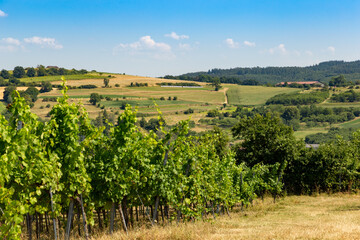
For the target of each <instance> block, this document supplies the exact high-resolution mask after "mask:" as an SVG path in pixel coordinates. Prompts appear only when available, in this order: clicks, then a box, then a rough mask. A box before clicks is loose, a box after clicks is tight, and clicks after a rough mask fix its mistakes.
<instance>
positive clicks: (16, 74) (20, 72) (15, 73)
mask: <svg viewBox="0 0 360 240" xmlns="http://www.w3.org/2000/svg"><path fill="white" fill-rule="evenodd" d="M13 76H14V77H16V78H22V77H23V76H25V69H24V68H23V67H21V66H16V67H15V68H14V71H13Z"/></svg>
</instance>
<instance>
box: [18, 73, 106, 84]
mask: <svg viewBox="0 0 360 240" xmlns="http://www.w3.org/2000/svg"><path fill="white" fill-rule="evenodd" d="M65 76H66V79H69V80H82V79H104V77H106V76H105V75H99V74H74V75H65ZM20 81H22V82H53V81H61V76H43V77H26V78H20Z"/></svg>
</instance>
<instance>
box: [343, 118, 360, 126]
mask: <svg viewBox="0 0 360 240" xmlns="http://www.w3.org/2000/svg"><path fill="white" fill-rule="evenodd" d="M338 126H339V127H342V128H360V118H357V119H355V120H352V121H349V122H345V123H341V124H339V125H338Z"/></svg>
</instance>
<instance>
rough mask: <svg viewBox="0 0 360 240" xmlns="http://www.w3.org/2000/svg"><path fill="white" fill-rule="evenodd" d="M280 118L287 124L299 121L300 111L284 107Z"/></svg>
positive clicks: (291, 107)
mask: <svg viewBox="0 0 360 240" xmlns="http://www.w3.org/2000/svg"><path fill="white" fill-rule="evenodd" d="M281 117H282V118H283V119H284V120H285V121H286V122H289V121H291V120H293V119H299V118H300V111H299V109H298V108H297V107H294V106H290V107H286V108H285V111H284V113H283V114H282V115H281Z"/></svg>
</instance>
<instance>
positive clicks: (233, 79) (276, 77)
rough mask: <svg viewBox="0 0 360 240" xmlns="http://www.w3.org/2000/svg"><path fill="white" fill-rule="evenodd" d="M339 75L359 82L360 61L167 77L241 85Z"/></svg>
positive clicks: (315, 79) (195, 73) (306, 79)
mask: <svg viewBox="0 0 360 240" xmlns="http://www.w3.org/2000/svg"><path fill="white" fill-rule="evenodd" d="M340 74H342V75H344V76H345V78H346V79H347V80H349V81H356V80H360V60H358V61H353V62H345V61H329V62H322V63H319V64H317V65H313V66H308V67H265V68H262V67H253V68H240V67H239V68H231V69H218V68H214V69H211V70H209V71H207V72H194V73H186V74H182V75H179V76H169V75H167V76H165V77H164V78H169V79H182V80H194V81H201V82H208V81H212V80H213V78H220V80H221V82H223V83H241V82H243V81H249V80H256V81H252V82H259V83H261V84H264V83H271V84H275V83H279V82H285V81H321V82H323V83H327V82H329V81H330V79H331V78H332V77H334V76H338V75H340ZM250 82H251V81H250Z"/></svg>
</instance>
